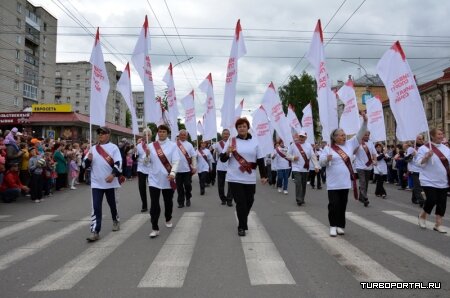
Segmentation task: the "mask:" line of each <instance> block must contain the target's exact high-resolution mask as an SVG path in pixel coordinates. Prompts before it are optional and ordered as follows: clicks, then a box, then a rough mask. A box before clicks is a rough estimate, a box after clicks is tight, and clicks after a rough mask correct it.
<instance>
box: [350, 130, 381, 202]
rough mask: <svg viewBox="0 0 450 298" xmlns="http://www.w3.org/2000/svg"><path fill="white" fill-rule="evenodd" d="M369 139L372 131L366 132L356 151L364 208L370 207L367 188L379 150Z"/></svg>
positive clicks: (360, 191)
mask: <svg viewBox="0 0 450 298" xmlns="http://www.w3.org/2000/svg"><path fill="white" fill-rule="evenodd" d="M369 138H370V131H366V133H365V134H364V136H363V138H362V141H361V144H360V145H359V147H358V148H357V149H356V150H355V169H356V172H357V173H358V179H359V201H360V202H361V203H363V204H364V207H367V206H368V205H369V198H368V196H367V188H368V186H369V181H370V174H371V172H372V170H373V165H374V163H376V159H377V150H375V146H374V145H373V143H372V142H371V141H369Z"/></svg>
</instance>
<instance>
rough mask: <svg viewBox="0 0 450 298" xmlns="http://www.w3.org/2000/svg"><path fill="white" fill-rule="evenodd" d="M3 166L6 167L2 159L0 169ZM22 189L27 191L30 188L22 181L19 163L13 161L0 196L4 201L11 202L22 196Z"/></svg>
mask: <svg viewBox="0 0 450 298" xmlns="http://www.w3.org/2000/svg"><path fill="white" fill-rule="evenodd" d="M2 168H3V169H4V163H1V161H0V171H1V169H2ZM22 191H23V192H26V193H27V192H28V191H29V189H28V187H27V186H25V185H23V184H22V183H21V182H20V178H19V164H18V163H11V164H10V168H9V170H8V171H7V172H6V174H5V177H4V178H3V181H2V183H1V185H0V197H1V199H2V200H3V202H5V203H11V202H12V201H15V200H16V199H17V198H18V197H19V196H20V193H21V192H22Z"/></svg>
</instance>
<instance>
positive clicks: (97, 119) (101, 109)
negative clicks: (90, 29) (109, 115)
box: [89, 28, 109, 126]
mask: <svg viewBox="0 0 450 298" xmlns="http://www.w3.org/2000/svg"><path fill="white" fill-rule="evenodd" d="M89 62H90V63H91V65H92V71H91V102H90V107H89V113H90V122H91V124H96V125H99V126H104V125H105V119H106V101H107V99H108V92H109V80H108V72H107V70H106V66H105V61H104V60H103V52H102V46H101V44H100V32H99V29H98V28H97V34H96V35H95V43H94V48H93V49H92V54H91V59H90V61H89Z"/></svg>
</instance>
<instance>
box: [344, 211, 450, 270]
mask: <svg viewBox="0 0 450 298" xmlns="http://www.w3.org/2000/svg"><path fill="white" fill-rule="evenodd" d="M347 219H349V220H350V221H352V222H354V223H355V224H357V225H359V226H361V227H363V228H365V229H367V230H369V231H370V232H372V233H374V234H376V235H378V236H380V237H381V238H384V239H386V240H389V241H390V242H392V243H394V244H396V245H398V246H400V247H401V248H403V249H406V250H407V251H409V252H411V253H413V254H415V255H417V256H418V257H419V258H421V259H423V260H425V261H427V262H430V263H431V264H434V265H436V266H438V267H439V268H442V269H443V270H445V271H447V272H450V258H448V257H446V256H445V255H443V254H441V253H440V252H438V251H436V250H434V249H431V248H428V247H426V246H425V245H422V244H420V243H419V242H417V241H414V240H411V239H408V238H406V237H404V236H402V235H400V234H398V233H394V232H391V231H389V230H388V229H386V227H383V226H380V225H378V224H376V223H374V222H371V221H369V220H366V219H364V218H362V217H360V216H358V215H356V214H354V213H352V212H347Z"/></svg>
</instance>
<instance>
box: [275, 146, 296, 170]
mask: <svg viewBox="0 0 450 298" xmlns="http://www.w3.org/2000/svg"><path fill="white" fill-rule="evenodd" d="M278 150H280V151H281V152H282V153H283V154H284V155H287V152H288V148H287V147H278ZM272 156H275V159H273V161H274V163H275V164H276V168H277V170H288V169H290V168H291V167H290V165H289V161H288V160H286V159H285V158H284V157H281V156H280V155H279V154H278V152H277V149H274V150H273V153H272Z"/></svg>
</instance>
